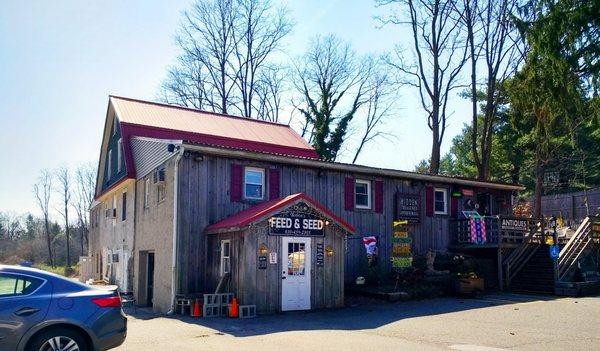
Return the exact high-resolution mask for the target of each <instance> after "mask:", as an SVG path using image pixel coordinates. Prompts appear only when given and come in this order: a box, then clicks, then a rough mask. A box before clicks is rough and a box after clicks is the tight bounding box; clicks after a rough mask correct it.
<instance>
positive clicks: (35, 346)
mask: <svg viewBox="0 0 600 351" xmlns="http://www.w3.org/2000/svg"><path fill="white" fill-rule="evenodd" d="M27 351H88V347H87V343H86V341H85V338H84V337H83V336H82V335H81V333H79V332H77V331H75V330H70V329H62V328H61V329H51V330H48V331H45V332H42V333H40V334H38V335H37V336H36V337H35V338H34V339H33V340H32V341H31V343H30V344H29V347H28V348H27Z"/></svg>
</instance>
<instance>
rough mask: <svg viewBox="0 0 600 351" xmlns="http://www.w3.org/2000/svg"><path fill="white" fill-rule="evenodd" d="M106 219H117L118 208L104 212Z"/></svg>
mask: <svg viewBox="0 0 600 351" xmlns="http://www.w3.org/2000/svg"><path fill="white" fill-rule="evenodd" d="M104 215H105V217H106V218H117V209H116V208H107V209H106V210H105V212H104Z"/></svg>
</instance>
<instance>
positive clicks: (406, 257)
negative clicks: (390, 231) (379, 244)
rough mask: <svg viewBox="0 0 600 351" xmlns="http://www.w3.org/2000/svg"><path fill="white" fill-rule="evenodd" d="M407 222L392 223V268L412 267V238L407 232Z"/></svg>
mask: <svg viewBox="0 0 600 351" xmlns="http://www.w3.org/2000/svg"><path fill="white" fill-rule="evenodd" d="M407 224H408V221H406V220H404V221H395V222H394V236H393V237H392V267H394V268H408V267H410V266H412V249H411V246H412V238H411V237H410V234H409V232H408V225H407Z"/></svg>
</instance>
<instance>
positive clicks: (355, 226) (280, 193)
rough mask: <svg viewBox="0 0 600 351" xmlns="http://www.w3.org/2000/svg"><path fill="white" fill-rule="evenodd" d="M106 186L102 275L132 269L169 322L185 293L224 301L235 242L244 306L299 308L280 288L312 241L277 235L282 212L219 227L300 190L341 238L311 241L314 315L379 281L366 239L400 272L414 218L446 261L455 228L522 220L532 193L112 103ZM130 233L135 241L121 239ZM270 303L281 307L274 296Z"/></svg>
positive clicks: (255, 127) (192, 113) (416, 229)
mask: <svg viewBox="0 0 600 351" xmlns="http://www.w3.org/2000/svg"><path fill="white" fill-rule="evenodd" d="M114 129H118V131H115V130H114ZM117 137H118V140H116V142H115V141H114V140H113V139H114V138H117ZM115 148H119V149H115ZM119 150H120V151H119ZM115 154H121V155H122V159H123V162H124V165H122V166H121V167H123V169H124V171H123V170H121V172H120V173H119V172H117V171H116V168H115V169H113V170H110V171H109V170H108V167H109V166H108V165H109V164H110V165H112V166H111V167H117V163H115V162H114V161H112V158H114V157H115V156H111V155H115ZM108 160H110V162H109V161H108ZM98 184H99V186H98V188H97V194H96V197H97V200H98V201H97V202H96V203H95V205H94V207H93V208H92V210H91V218H92V228H91V236H92V239H91V241H90V242H91V248H90V251H91V252H90V255H92V256H95V257H94V262H95V263H96V264H97V265H99V266H98V267H96V269H95V271H96V272H97V274H98V275H106V272H109V271H111V269H112V271H115V270H121V271H123V272H126V274H125V275H126V276H127V277H128V278H127V282H129V283H128V285H127V286H123V285H121V288H122V289H127V290H132V291H133V292H134V293H135V295H136V296H137V299H138V301H139V302H140V303H141V304H151V305H153V306H154V307H155V309H156V310H158V311H162V312H166V311H168V310H170V309H172V307H173V301H174V299H175V295H178V294H184V295H185V294H195V293H211V292H214V290H215V287H216V284H217V283H218V281H219V280H220V279H221V276H222V275H223V271H222V265H223V254H224V253H223V249H224V248H227V247H224V246H223V245H230V246H229V247H228V249H229V252H230V254H231V255H233V256H231V258H230V264H234V266H232V268H231V269H232V276H231V278H232V279H231V280H230V282H229V284H228V286H227V287H226V289H228V290H229V291H235V292H236V293H237V294H239V297H240V299H241V300H242V301H241V302H242V303H244V304H256V305H257V306H267V305H269V306H271V307H268V308H267V307H265V308H263V309H262V311H269V312H271V311H273V310H285V309H286V308H285V307H284V305H283V304H282V302H283V299H284V298H283V297H282V294H283V291H282V288H281V287H282V284H281V283H280V282H281V281H282V279H281V278H282V277H283V276H282V274H283V273H284V271H285V270H284V269H283V268H284V266H282V264H283V263H286V262H287V258H286V257H284V256H285V254H284V251H285V250H283V249H284V248H283V246H282V245H283V242H285V240H287V239H286V238H290V237H291V238H296V237H299V238H301V239H302V237H301V236H298V235H295V236H286V235H278V234H277V233H275V232H273V231H272V230H271V229H269V228H270V227H269V226H268V225H267V223H269V219H270V218H272V217H273V218H274V217H276V216H277V213H275V212H274V213H272V214H270V215H269V216H270V217H268V218H267V217H265V218H260V220H259V221H257V222H252V225H250V226H249V227H246V226H241V227H239V228H238V227H236V226H231V227H228V228H227V230H225V231H221V230H220V229H219V230H215V228H221V227H220V225H221V224H223V222H224V221H228V220H229V219H232V218H234V219H235V218H240V216H243V214H244V213H246V212H245V211H250V212H251V213H253V212H255V211H258V210H260V209H261V208H262V207H263V206H267V205H268V204H272V203H279V202H285V201H286V199H289V197H290V196H292V195H294V194H302V195H296V196H301V198H302V199H304V200H303V201H304V203H305V204H306V206H308V207H310V208H313V209H314V208H317V209H319V211H320V212H319V211H318V213H316V214H315V216H317V217H318V218H316V219H323V218H324V219H326V220H327V221H329V222H331V223H332V228H334V229H330V228H329V227H327V228H325V230H324V234H323V236H314V237H311V238H310V244H309V245H308V246H306V244H305V248H307V247H309V248H310V250H309V251H310V252H308V251H307V252H306V253H305V254H306V255H307V257H308V256H310V257H311V260H310V261H308V260H307V261H306V264H309V263H310V265H311V266H310V270H309V269H308V268H306V267H307V266H306V267H305V269H307V270H306V272H311V274H312V275H311V296H313V297H314V298H313V299H312V300H311V304H310V306H311V308H314V307H333V306H339V305H340V303H341V302H342V301H343V289H342V288H343V286H344V284H347V283H348V282H352V281H354V280H355V279H356V277H358V276H361V275H364V274H365V273H366V269H367V256H366V254H365V247H364V245H363V241H362V238H363V237H368V236H374V237H376V238H377V241H378V247H379V250H378V255H379V262H380V268H381V269H382V270H390V269H391V268H392V258H393V252H392V236H393V222H394V221H395V220H398V219H406V220H408V221H409V231H410V234H411V237H412V247H411V252H412V253H413V254H414V255H423V254H425V253H426V252H427V250H429V249H433V250H436V251H439V252H445V251H447V250H448V248H449V247H450V245H452V243H453V242H454V241H455V238H453V237H452V235H453V231H452V227H453V225H454V224H455V221H454V219H456V218H458V217H459V216H460V214H461V212H462V211H465V210H474V209H475V208H478V209H479V212H480V213H484V214H487V215H502V214H509V213H510V212H511V205H512V198H513V194H514V192H515V191H518V190H520V189H522V187H521V186H519V185H513V184H504V183H491V182H482V181H477V180H472V179H464V178H456V177H447V176H439V175H425V174H418V173H414V172H407V171H401V170H394V169H383V168H375V167H367V166H360V165H353V164H344V163H338V162H326V161H322V160H319V158H318V156H317V154H316V152H315V150H314V149H313V148H312V147H311V146H310V145H309V144H307V143H306V141H304V140H303V139H302V138H301V137H300V136H299V135H298V134H296V133H295V132H294V131H293V130H292V129H291V128H290V127H289V126H286V125H281V124H277V123H270V122H264V121H257V120H251V119H246V118H239V117H232V116H224V115H219V114H215V113H208V112H203V111H198V110H194V109H189V108H183V107H176V106H171V105H165V104H157V103H153V102H147V101H140V100H134V99H129V98H121V97H114V96H111V97H110V99H109V107H108V113H107V120H106V126H105V131H104V140H103V144H102V149H101V152H100V161H99V171H98ZM103 184H105V185H103ZM100 185H102V186H100ZM123 187H127V191H126V192H123V189H124V188H123ZM124 194H125V195H124ZM308 199H310V200H308ZM119 200H121V201H119ZM123 208H125V209H124V210H123ZM282 211H283V210H282ZM115 214H120V216H119V215H115ZM219 223H220V224H219ZM225 223H228V222H225ZM221 229H223V228H221ZM116 230H119V231H120V232H119V233H123V234H119V235H121V236H125V237H126V238H123V239H121V237H120V236H119V240H118V241H115V240H113V239H111V240H107V238H112V237H114V233H115V231H116ZM348 233H353V235H347V234H348ZM346 235H347V236H346ZM344 237H346V239H342V238H344ZM227 240H229V244H225V243H227ZM303 240H304V239H303ZM107 242H109V243H110V244H111V245H113V246H112V247H111V250H112V251H110V252H113V253H114V252H117V253H125V252H126V253H127V255H128V256H127V257H128V262H127V263H121V266H119V267H118V268H114V267H111V266H110V265H115V264H119V263H115V260H114V259H108V258H107V257H105V256H106V253H107V252H108V251H107V247H105V246H106V244H103V243H107ZM242 243H243V244H242ZM298 243H299V242H298ZM307 243H308V242H307ZM342 243H343V244H342ZM262 244H264V245H265V246H266V250H267V255H266V256H267V260H268V259H269V258H270V256H269V255H270V254H271V252H275V253H277V255H276V258H274V259H275V260H276V261H277V262H278V263H276V264H270V263H269V262H270V261H268V262H267V268H266V269H260V265H261V264H264V259H263V258H260V257H262V256H264V255H259V254H258V250H259V249H260V246H261V245H262ZM321 244H323V245H324V246H325V248H323V249H326V248H327V246H331V249H332V251H331V252H332V253H333V256H331V258H327V256H326V257H325V259H324V260H325V261H324V262H325V265H324V266H323V268H318V267H319V266H318V265H317V263H316V261H315V259H316V257H317V253H319V255H320V254H321V252H320V251H319V252H317V250H320V249H321ZM294 252H295V251H294ZM234 256H235V257H234ZM116 258H117V261H118V262H123V260H122V259H121V260H119V257H116ZM288 258H289V255H288ZM328 259H329V260H333V261H335V264H332V265H331V266H330V267H331V268H332V269H333V271H332V272H333V273H327V272H328V271H327V267H328V265H327V262H328ZM338 260H341V261H339V262H338ZM333 261H332V262H333ZM342 262H343V264H341V263H342ZM245 263H248V265H246V264H245ZM240 264H242V266H240V267H239V269H238V270H237V271H236V272H234V267H235V265H240ZM250 265H255V267H250ZM320 269H321V270H324V273H323V274H335V279H333V280H332V283H331V284H332V285H331V286H328V287H327V286H324V285H322V284H321V283H319V280H318V279H321V278H320V277H322V275H321V273H319V274H317V273H314V272H318V271H319V270H320ZM279 270H281V272H279ZM315 270H316V271H315ZM253 276H256V277H264V281H260V280H253V279H252V277H253ZM261 279H263V278H261ZM252 284H258V285H256V286H253V285H252ZM320 284H321V285H320ZM340 289H342V290H340ZM340 291H342V295H340V294H339V292H340ZM267 297H268V302H266V300H261V299H265V298H267ZM304 306H306V305H304Z"/></svg>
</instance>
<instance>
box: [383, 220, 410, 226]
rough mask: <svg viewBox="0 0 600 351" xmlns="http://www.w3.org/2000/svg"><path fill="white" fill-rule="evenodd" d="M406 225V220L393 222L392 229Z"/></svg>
mask: <svg viewBox="0 0 600 351" xmlns="http://www.w3.org/2000/svg"><path fill="white" fill-rule="evenodd" d="M388 223H389V222H388ZM407 224H408V221H406V220H404V221H394V227H396V226H399V225H407Z"/></svg>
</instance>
